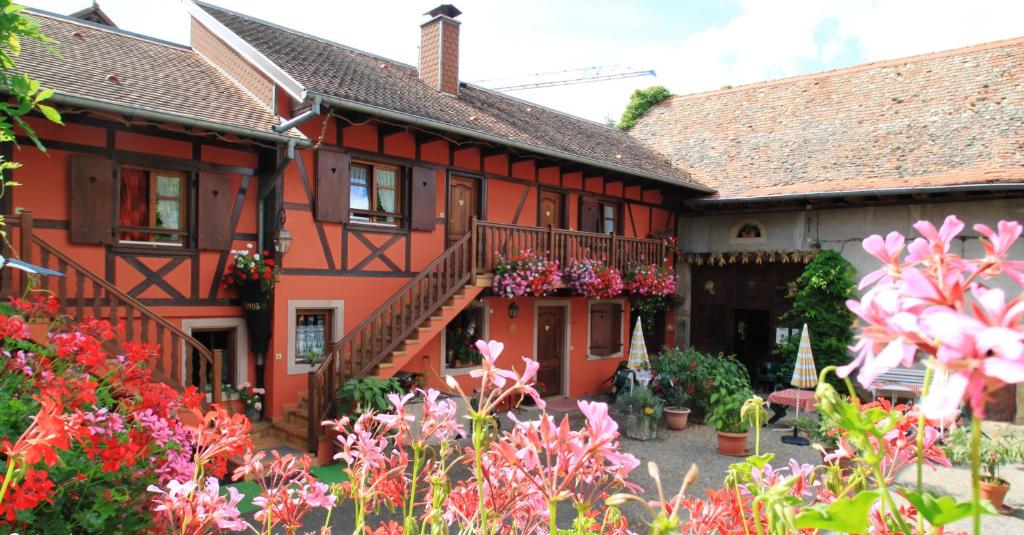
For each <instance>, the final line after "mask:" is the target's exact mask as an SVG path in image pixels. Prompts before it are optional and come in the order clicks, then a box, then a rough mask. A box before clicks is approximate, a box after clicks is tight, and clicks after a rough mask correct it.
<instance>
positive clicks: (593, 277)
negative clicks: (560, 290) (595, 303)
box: [562, 259, 623, 299]
mask: <svg viewBox="0 0 1024 535" xmlns="http://www.w3.org/2000/svg"><path fill="white" fill-rule="evenodd" d="M562 279H563V280H564V281H565V284H566V286H568V287H569V289H571V290H572V291H573V293H575V294H577V295H582V296H584V297H588V298H590V299H611V298H613V297H618V296H619V295H622V289H623V285H622V273H621V272H620V271H619V270H618V269H616V268H615V267H612V266H607V265H605V263H604V262H602V261H601V260H592V259H586V260H573V261H572V262H571V263H570V264H569V266H568V267H567V268H566V269H565V271H564V272H563V273H562Z"/></svg>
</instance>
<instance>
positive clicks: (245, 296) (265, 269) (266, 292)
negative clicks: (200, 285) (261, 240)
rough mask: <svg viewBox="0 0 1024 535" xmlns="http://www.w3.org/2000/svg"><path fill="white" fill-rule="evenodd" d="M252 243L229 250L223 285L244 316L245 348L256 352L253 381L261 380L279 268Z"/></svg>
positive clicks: (260, 382) (261, 382) (268, 254)
mask: <svg viewBox="0 0 1024 535" xmlns="http://www.w3.org/2000/svg"><path fill="white" fill-rule="evenodd" d="M254 249H255V246H254V245H253V244H251V243H250V244H248V245H246V246H245V249H241V250H238V251H236V250H234V249H232V250H231V254H232V260H231V264H230V265H228V270H227V272H226V273H225V274H224V282H222V283H221V284H222V285H223V286H224V287H225V288H234V289H235V291H237V292H238V300H239V303H240V304H241V307H242V315H243V317H244V318H245V326H246V330H247V331H248V333H249V349H250V350H251V351H252V352H253V353H254V354H255V355H256V384H257V385H262V384H263V369H264V366H265V361H264V355H265V354H266V352H267V346H268V345H269V344H270V333H271V324H272V323H273V322H272V321H271V320H272V319H273V318H272V313H273V311H272V310H271V304H270V301H271V298H272V297H273V296H274V286H276V285H277V277H278V273H279V268H278V267H277V265H276V264H275V263H274V259H273V258H270V251H263V252H262V254H261V253H259V252H257V251H255V250H254Z"/></svg>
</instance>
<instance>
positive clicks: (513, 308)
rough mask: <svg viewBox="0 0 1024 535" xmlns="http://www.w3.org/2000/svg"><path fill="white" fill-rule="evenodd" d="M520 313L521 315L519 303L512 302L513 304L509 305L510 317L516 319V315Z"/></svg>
mask: <svg viewBox="0 0 1024 535" xmlns="http://www.w3.org/2000/svg"><path fill="white" fill-rule="evenodd" d="M518 315H519V305H517V304H515V303H512V304H511V305H509V306H508V317H509V319H513V320H514V319H516V316H518Z"/></svg>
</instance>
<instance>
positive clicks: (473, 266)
mask: <svg viewBox="0 0 1024 535" xmlns="http://www.w3.org/2000/svg"><path fill="white" fill-rule="evenodd" d="M478 227H479V224H478V221H477V219H476V216H473V225H472V226H471V227H470V229H471V230H470V232H472V233H473V235H472V236H470V237H469V251H470V255H471V256H472V257H473V261H472V262H473V263H472V264H471V265H470V272H471V273H472V274H473V275H474V276H476V274H477V273H478V271H477V269H478V268H479V265H478V264H477V261H478V258H477V251H476V239H477V228H478Z"/></svg>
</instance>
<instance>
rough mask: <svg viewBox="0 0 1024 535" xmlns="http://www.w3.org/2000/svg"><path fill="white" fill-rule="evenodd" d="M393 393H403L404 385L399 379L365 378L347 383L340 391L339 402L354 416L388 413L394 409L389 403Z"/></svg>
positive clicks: (350, 380)
mask: <svg viewBox="0 0 1024 535" xmlns="http://www.w3.org/2000/svg"><path fill="white" fill-rule="evenodd" d="M392 393H395V394H401V393H402V385H401V384H400V383H399V382H398V379H395V378H394V377H390V378H388V379H381V378H379V377H372V376H371V377H363V378H361V379H349V380H348V381H345V384H344V385H342V387H341V390H339V391H338V400H339V401H341V402H342V404H343V406H345V407H347V408H348V410H349V412H351V413H352V414H357V415H358V414H362V413H364V412H367V411H376V412H388V411H391V410H392V409H393V406H392V405H391V402H390V401H388V394H392Z"/></svg>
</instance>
